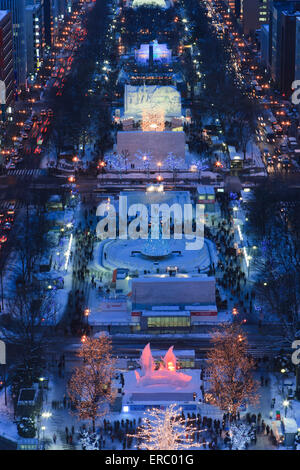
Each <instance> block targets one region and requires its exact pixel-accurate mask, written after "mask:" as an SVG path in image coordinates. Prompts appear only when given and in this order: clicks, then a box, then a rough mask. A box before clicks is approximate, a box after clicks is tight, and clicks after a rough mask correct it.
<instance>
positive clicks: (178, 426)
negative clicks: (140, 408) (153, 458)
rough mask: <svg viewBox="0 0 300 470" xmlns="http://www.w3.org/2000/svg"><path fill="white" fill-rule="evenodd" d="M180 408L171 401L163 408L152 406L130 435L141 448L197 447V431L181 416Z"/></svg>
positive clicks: (173, 448) (172, 448) (174, 448)
mask: <svg viewBox="0 0 300 470" xmlns="http://www.w3.org/2000/svg"><path fill="white" fill-rule="evenodd" d="M181 413H182V408H178V406H177V405H176V404H175V403H173V404H172V405H170V406H168V407H167V408H166V409H165V410H162V409H159V408H153V409H150V410H147V411H146V412H145V417H144V418H143V421H142V425H141V426H140V427H139V428H138V429H137V433H136V434H135V435H133V436H131V437H134V438H136V439H137V445H138V448H139V449H141V450H184V449H190V448H191V447H199V446H200V444H199V443H196V442H195V433H196V432H199V431H198V430H196V428H195V427H194V426H193V425H192V424H191V423H187V422H186V420H185V419H184V418H183V417H182V414H181Z"/></svg>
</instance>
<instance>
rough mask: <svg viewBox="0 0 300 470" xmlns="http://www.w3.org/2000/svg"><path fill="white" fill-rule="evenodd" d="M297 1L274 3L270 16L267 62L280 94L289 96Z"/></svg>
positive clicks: (298, 12)
mask: <svg viewBox="0 0 300 470" xmlns="http://www.w3.org/2000/svg"><path fill="white" fill-rule="evenodd" d="M298 16H300V1H299V0H285V1H284V0H281V1H274V2H273V5H272V7H271V16H270V31H269V33H270V36H269V38H270V42H269V62H270V69H271V74H272V78H273V80H274V82H275V84H276V85H277V87H278V88H279V90H280V91H281V92H282V93H285V94H287V95H290V93H291V84H292V82H293V80H294V78H293V77H294V76H295V68H296V52H297V51H296V49H297V48H296V40H297V36H296V18H297V17H298Z"/></svg>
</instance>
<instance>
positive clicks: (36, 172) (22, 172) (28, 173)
mask: <svg viewBox="0 0 300 470" xmlns="http://www.w3.org/2000/svg"><path fill="white" fill-rule="evenodd" d="M42 174H43V170H41V169H39V168H38V169H31V170H28V169H19V170H8V171H7V175H8V176H17V177H21V178H23V179H25V178H28V177H30V178H38V177H39V176H41V175H42Z"/></svg>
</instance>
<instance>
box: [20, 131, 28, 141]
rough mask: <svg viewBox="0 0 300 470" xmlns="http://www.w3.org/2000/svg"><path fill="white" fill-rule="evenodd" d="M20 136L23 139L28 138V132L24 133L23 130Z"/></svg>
mask: <svg viewBox="0 0 300 470" xmlns="http://www.w3.org/2000/svg"><path fill="white" fill-rule="evenodd" d="M21 137H22V139H23V140H26V139H28V134H26V132H23V133H22V134H21Z"/></svg>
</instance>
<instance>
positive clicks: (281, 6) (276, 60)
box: [269, 0, 300, 83]
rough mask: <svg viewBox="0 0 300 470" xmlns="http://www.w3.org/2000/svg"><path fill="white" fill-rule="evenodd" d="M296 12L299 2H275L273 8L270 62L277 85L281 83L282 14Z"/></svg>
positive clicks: (271, 15)
mask: <svg viewBox="0 0 300 470" xmlns="http://www.w3.org/2000/svg"><path fill="white" fill-rule="evenodd" d="M296 10H300V1H299V0H279V1H276V0H275V1H273V4H272V6H271V11H270V30H269V33H270V41H269V61H270V67H271V74H272V78H273V80H274V81H275V83H279V81H280V63H281V37H282V17H283V15H282V13H283V12H284V11H286V12H290V13H293V12H295V11H296Z"/></svg>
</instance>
